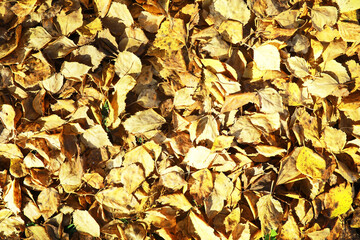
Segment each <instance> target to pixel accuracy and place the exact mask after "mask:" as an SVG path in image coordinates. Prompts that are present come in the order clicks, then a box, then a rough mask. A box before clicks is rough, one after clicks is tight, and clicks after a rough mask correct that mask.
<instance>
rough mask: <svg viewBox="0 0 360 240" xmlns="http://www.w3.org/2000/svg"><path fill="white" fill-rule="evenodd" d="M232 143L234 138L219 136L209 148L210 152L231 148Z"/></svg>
mask: <svg viewBox="0 0 360 240" xmlns="http://www.w3.org/2000/svg"><path fill="white" fill-rule="evenodd" d="M233 141H234V136H224V135H219V136H217V137H216V138H215V140H214V143H213V145H212V147H211V151H212V152H216V151H222V150H224V149H227V148H229V147H231V144H232V143H233Z"/></svg>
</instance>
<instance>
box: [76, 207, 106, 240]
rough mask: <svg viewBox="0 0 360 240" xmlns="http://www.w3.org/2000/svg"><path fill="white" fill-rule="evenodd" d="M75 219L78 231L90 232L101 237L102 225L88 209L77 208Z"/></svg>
mask: <svg viewBox="0 0 360 240" xmlns="http://www.w3.org/2000/svg"><path fill="white" fill-rule="evenodd" d="M73 221H74V225H75V226H76V230H77V231H79V232H81V233H87V234H90V235H91V236H93V237H100V226H99V224H98V223H97V222H96V221H95V219H94V218H93V217H92V216H91V215H90V213H89V212H88V211H86V210H75V211H74V213H73Z"/></svg>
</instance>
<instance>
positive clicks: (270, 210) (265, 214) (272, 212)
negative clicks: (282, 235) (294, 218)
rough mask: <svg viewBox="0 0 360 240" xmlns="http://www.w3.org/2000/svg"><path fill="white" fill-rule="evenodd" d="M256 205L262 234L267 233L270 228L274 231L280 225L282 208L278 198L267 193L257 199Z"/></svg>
mask: <svg viewBox="0 0 360 240" xmlns="http://www.w3.org/2000/svg"><path fill="white" fill-rule="evenodd" d="M256 207H257V209H258V214H259V219H260V223H261V232H262V235H265V234H269V233H270V231H271V230H272V229H273V230H275V231H276V230H277V229H278V228H279V227H280V226H281V219H282V217H283V208H282V206H281V204H280V202H279V201H278V200H276V199H275V198H273V197H272V196H271V195H270V194H268V195H265V196H263V197H261V198H260V199H259V200H258V202H257V204H256Z"/></svg>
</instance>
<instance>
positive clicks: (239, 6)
mask: <svg viewBox="0 0 360 240" xmlns="http://www.w3.org/2000/svg"><path fill="white" fill-rule="evenodd" d="M210 13H212V14H213V15H214V18H219V17H221V18H224V19H233V20H236V21H239V22H241V23H242V24H244V25H245V24H247V23H248V21H249V20H250V15H251V14H250V13H251V12H250V10H249V9H248V8H247V5H246V3H245V2H244V1H243V0H215V1H213V2H212V4H211V5H210Z"/></svg>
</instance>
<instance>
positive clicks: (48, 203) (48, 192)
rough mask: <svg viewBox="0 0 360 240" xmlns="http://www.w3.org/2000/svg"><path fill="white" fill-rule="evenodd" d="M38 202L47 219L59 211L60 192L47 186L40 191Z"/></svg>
mask: <svg viewBox="0 0 360 240" xmlns="http://www.w3.org/2000/svg"><path fill="white" fill-rule="evenodd" d="M37 204H38V206H39V209H40V211H41V214H42V216H43V218H44V219H45V220H47V219H48V218H50V217H51V216H52V215H53V214H54V213H56V212H57V211H58V207H59V205H60V195H59V192H58V191H57V190H56V189H54V188H45V189H44V190H43V191H41V192H40V194H39V196H38V200H37Z"/></svg>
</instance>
